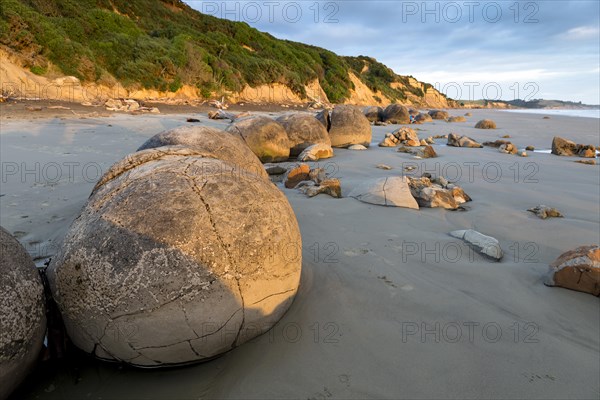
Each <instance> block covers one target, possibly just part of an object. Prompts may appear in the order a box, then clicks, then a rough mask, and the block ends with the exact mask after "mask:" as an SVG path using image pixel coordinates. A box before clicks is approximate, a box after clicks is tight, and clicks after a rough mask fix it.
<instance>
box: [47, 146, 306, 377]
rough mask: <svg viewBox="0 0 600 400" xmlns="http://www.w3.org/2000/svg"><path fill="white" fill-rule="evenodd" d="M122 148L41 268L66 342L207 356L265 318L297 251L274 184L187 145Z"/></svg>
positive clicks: (152, 354)
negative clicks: (121, 157) (123, 154)
mask: <svg viewBox="0 0 600 400" xmlns="http://www.w3.org/2000/svg"><path fill="white" fill-rule="evenodd" d="M178 152H179V154H177V153H178ZM182 152H188V154H189V155H184V153H182ZM128 159H129V160H128V161H126V162H123V163H117V164H115V166H113V167H112V170H111V171H109V172H108V173H107V176H108V177H109V178H107V179H102V180H101V181H100V182H99V184H98V185H97V186H96V188H95V189H94V191H93V192H92V195H91V196H90V198H89V200H88V203H87V204H86V206H85V207H84V209H83V211H82V213H81V215H80V216H79V217H78V218H77V219H76V220H75V222H74V223H73V224H72V226H71V227H70V229H69V231H68V233H67V235H66V237H65V240H64V243H63V246H62V248H61V251H60V252H59V254H58V255H57V256H56V257H55V258H54V259H53V260H52V263H51V265H50V267H49V270H48V277H49V281H50V285H51V289H52V291H53V294H54V296H55V299H56V301H57V303H58V305H59V307H60V309H61V312H62V315H63V319H64V321H65V326H66V328H67V333H68V334H69V337H70V338H71V340H72V341H73V343H74V344H75V345H76V346H78V347H79V348H80V349H82V350H83V351H85V352H87V353H90V354H92V355H94V356H96V357H98V358H101V359H107V360H117V361H121V362H124V363H128V364H131V365H134V366H140V367H161V366H172V365H183V364H187V363H193V362H197V361H202V360H208V359H210V358H212V357H215V356H217V355H219V354H222V353H224V352H226V351H229V350H231V349H232V348H234V347H236V346H239V345H240V344H242V343H244V342H246V341H248V340H250V339H252V338H253V337H256V336H258V335H259V334H261V333H264V332H265V331H267V330H268V329H270V328H271V327H272V326H273V325H274V324H275V323H276V322H277V321H278V320H279V319H280V318H281V316H282V315H283V314H284V312H285V311H286V310H287V308H288V307H289V306H290V304H291V302H292V300H293V298H294V296H295V294H296V291H297V288H298V283H299V278H300V271H301V262H302V259H301V251H302V249H301V237H300V232H299V229H298V224H297V221H296V218H295V216H294V212H293V211H292V208H291V207H290V205H289V203H288V201H287V199H286V197H285V196H284V195H283V194H282V193H281V191H280V190H279V189H277V187H275V186H274V185H273V184H272V183H270V182H269V181H268V180H266V179H257V177H256V176H255V177H251V176H249V175H248V174H247V173H241V174H237V173H236V171H235V167H234V166H233V165H231V164H229V163H228V162H226V161H222V160H217V159H214V158H207V157H203V156H202V155H193V150H191V149H186V148H181V147H178V148H175V149H170V148H164V147H163V148H156V149H151V150H144V151H142V152H138V153H134V154H131V155H130V156H129V157H128ZM131 166H134V167H133V168H130V167H131Z"/></svg>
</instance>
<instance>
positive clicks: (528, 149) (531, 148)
mask: <svg viewBox="0 0 600 400" xmlns="http://www.w3.org/2000/svg"><path fill="white" fill-rule="evenodd" d="M525 150H527V151H534V150H535V147H533V146H527V147H525Z"/></svg>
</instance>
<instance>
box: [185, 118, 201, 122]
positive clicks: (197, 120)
mask: <svg viewBox="0 0 600 400" xmlns="http://www.w3.org/2000/svg"><path fill="white" fill-rule="evenodd" d="M186 121H187V122H200V120H199V119H197V118H188V119H186Z"/></svg>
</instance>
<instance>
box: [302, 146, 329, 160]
mask: <svg viewBox="0 0 600 400" xmlns="http://www.w3.org/2000/svg"><path fill="white" fill-rule="evenodd" d="M331 157H333V148H331V146H329V145H328V144H324V143H319V144H313V145H312V146H309V147H307V148H306V149H304V151H303V152H302V153H300V155H299V156H298V161H318V160H321V159H324V158H331Z"/></svg>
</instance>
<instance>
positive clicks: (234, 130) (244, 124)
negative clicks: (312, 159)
mask: <svg viewBox="0 0 600 400" xmlns="http://www.w3.org/2000/svg"><path fill="white" fill-rule="evenodd" d="M227 131H228V132H229V133H231V134H233V135H237V136H239V137H240V138H241V139H243V140H244V141H245V142H246V144H247V145H248V147H250V150H252V152H253V153H254V154H256V156H257V157H258V158H259V159H260V161H262V162H263V163H269V162H278V161H286V160H287V159H288V158H289V157H290V143H289V140H288V136H287V133H286V132H285V129H283V126H281V125H280V124H279V123H277V122H276V121H275V120H273V119H271V118H268V117H263V116H252V117H246V118H242V119H239V120H236V122H235V123H234V124H233V125H231V126H230V127H229V128H228V129H227Z"/></svg>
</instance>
